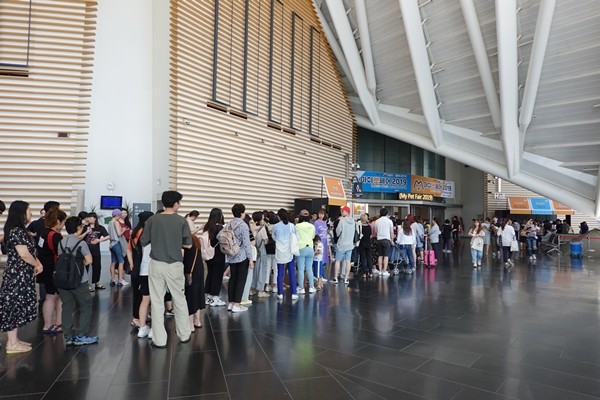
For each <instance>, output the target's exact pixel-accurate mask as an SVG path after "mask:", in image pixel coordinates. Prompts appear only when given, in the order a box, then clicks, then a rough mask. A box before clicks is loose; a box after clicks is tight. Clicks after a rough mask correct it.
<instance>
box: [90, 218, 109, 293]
mask: <svg viewBox="0 0 600 400" xmlns="http://www.w3.org/2000/svg"><path fill="white" fill-rule="evenodd" d="M86 219H87V221H88V227H89V229H88V234H87V235H86V237H85V241H86V243H87V244H88V247H89V248H90V253H92V259H93V262H92V285H93V287H92V289H94V290H102V289H105V287H104V286H103V285H102V284H101V283H100V273H101V272H102V256H101V254H100V243H102V242H105V241H107V240H108V239H110V236H109V235H108V231H107V230H106V228H104V227H103V226H102V225H100V224H99V223H98V215H97V214H96V213H95V212H91V213H89V214H88V215H87V218H86ZM91 291H92V290H91V289H90V292H91Z"/></svg>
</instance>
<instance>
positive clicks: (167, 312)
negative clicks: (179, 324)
mask: <svg viewBox="0 0 600 400" xmlns="http://www.w3.org/2000/svg"><path fill="white" fill-rule="evenodd" d="M165 316H167V317H174V316H175V313H174V312H173V309H170V310H167V311H165Z"/></svg>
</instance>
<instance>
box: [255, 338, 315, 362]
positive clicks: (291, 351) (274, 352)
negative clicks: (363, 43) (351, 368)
mask: <svg viewBox="0 0 600 400" xmlns="http://www.w3.org/2000/svg"><path fill="white" fill-rule="evenodd" d="M254 337H255V338H256V340H257V342H258V343H259V345H260V347H261V348H262V350H263V351H264V353H265V354H266V356H267V358H268V359H269V360H270V361H271V362H273V363H275V362H283V363H285V362H296V361H298V360H308V361H311V362H312V358H313V357H314V356H315V355H317V354H319V353H323V352H324V351H327V349H326V348H324V347H320V346H317V345H315V344H313V343H311V342H308V341H299V340H294V339H292V338H289V337H287V336H280V335H273V334H263V333H257V334H255V335H254Z"/></svg>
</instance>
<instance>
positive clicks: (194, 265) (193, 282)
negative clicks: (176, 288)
mask: <svg viewBox="0 0 600 400" xmlns="http://www.w3.org/2000/svg"><path fill="white" fill-rule="evenodd" d="M183 272H184V273H185V299H186V300H187V306H188V315H189V316H190V330H191V331H192V332H194V330H195V329H196V328H202V315H201V310H204V308H206V302H205V299H204V264H203V263H202V254H201V252H200V239H198V237H196V236H195V235H192V247H191V248H190V249H184V251H183Z"/></svg>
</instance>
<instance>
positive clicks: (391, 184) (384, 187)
mask: <svg viewBox="0 0 600 400" xmlns="http://www.w3.org/2000/svg"><path fill="white" fill-rule="evenodd" d="M356 177H357V178H358V181H359V182H360V183H361V185H362V191H363V192H380V193H381V192H383V193H410V174H395V173H386V172H373V171H356Z"/></svg>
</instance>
